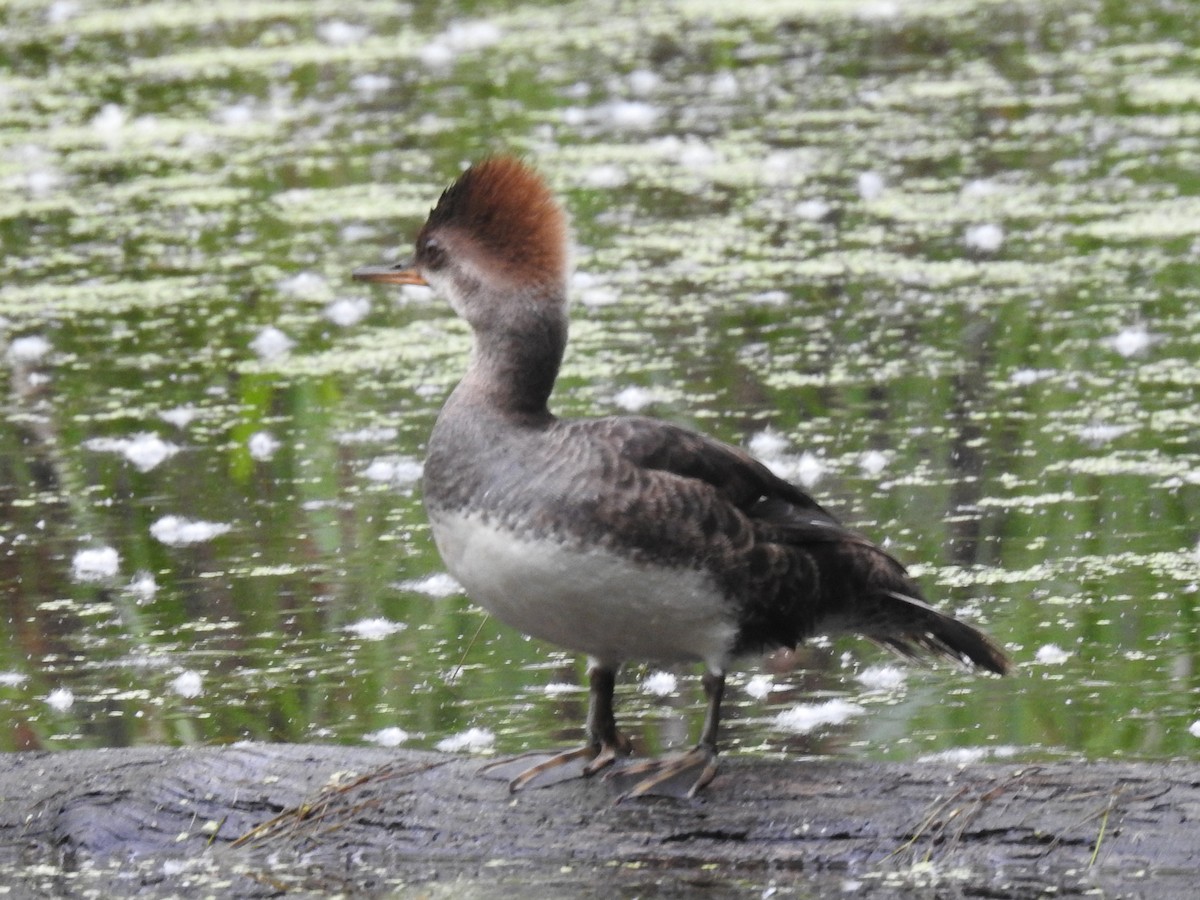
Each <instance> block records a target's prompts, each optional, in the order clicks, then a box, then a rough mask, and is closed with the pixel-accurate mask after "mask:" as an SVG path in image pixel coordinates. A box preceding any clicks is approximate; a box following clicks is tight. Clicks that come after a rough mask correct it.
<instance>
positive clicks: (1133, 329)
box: [1108, 325, 1154, 357]
mask: <svg viewBox="0 0 1200 900" xmlns="http://www.w3.org/2000/svg"><path fill="white" fill-rule="evenodd" d="M1108 343H1109V345H1110V346H1111V347H1112V348H1113V349H1114V350H1116V351H1117V352H1118V353H1120V354H1121V355H1122V356H1124V357H1130V356H1137V355H1138V354H1139V353H1143V352H1145V350H1146V349H1147V348H1148V347H1149V346H1150V345H1151V344H1153V343H1154V336H1153V335H1151V334H1150V332H1149V331H1147V330H1146V326H1144V325H1131V326H1130V327H1129V328H1126V329H1124V330H1123V331H1121V332H1120V333H1119V334H1116V335H1113V337H1111V338H1109V339H1108Z"/></svg>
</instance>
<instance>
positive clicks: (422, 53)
mask: <svg viewBox="0 0 1200 900" xmlns="http://www.w3.org/2000/svg"><path fill="white" fill-rule="evenodd" d="M456 55H457V54H456V53H455V52H454V51H453V50H452V49H451V48H450V46H449V45H447V44H443V43H441V42H439V41H437V40H432V41H429V42H428V43H425V44H422V45H421V46H420V47H419V48H418V49H417V58H418V59H420V60H421V63H422V64H423V65H424V66H425V67H426V68H427V69H441V68H443V67H445V66H448V65H450V63H452V62H454V57H455V56H456Z"/></svg>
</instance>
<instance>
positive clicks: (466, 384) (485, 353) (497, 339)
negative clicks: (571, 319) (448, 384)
mask: <svg viewBox="0 0 1200 900" xmlns="http://www.w3.org/2000/svg"><path fill="white" fill-rule="evenodd" d="M566 346H567V316H566V312H565V309H564V308H563V306H562V305H561V304H555V305H553V306H551V305H548V304H547V305H542V304H538V305H536V306H529V307H525V308H524V309H522V310H520V313H519V315H518V316H516V317H513V318H507V317H506V319H505V321H503V322H497V323H494V324H493V325H492V326H491V327H489V328H487V329H486V330H481V331H476V333H475V346H474V349H473V351H472V353H471V363H470V366H469V367H468V369H467V374H466V375H465V376H464V377H463V380H462V382H461V383H460V384H459V385H458V387H457V388H455V390H454V394H453V395H452V398H451V399H452V402H454V403H455V404H457V403H460V402H464V401H466V402H468V403H471V404H485V405H486V406H487V407H489V408H490V409H491V410H493V411H494V412H497V413H500V414H501V415H504V416H506V417H511V418H516V419H521V420H525V421H527V422H530V423H531V424H532V423H535V422H538V421H544V420H548V419H549V418H550V410H549V407H548V401H549V399H550V392H551V390H553V388H554V380H555V378H557V377H558V368H559V366H560V365H561V363H562V358H563V351H564V350H565V349H566Z"/></svg>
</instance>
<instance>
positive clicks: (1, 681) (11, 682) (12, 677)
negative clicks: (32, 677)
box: [0, 672, 29, 687]
mask: <svg viewBox="0 0 1200 900" xmlns="http://www.w3.org/2000/svg"><path fill="white" fill-rule="evenodd" d="M28 680H29V676H28V675H25V674H23V673H21V672H0V687H20V686H21V685H23V684H24V683H25V682H26V681H28Z"/></svg>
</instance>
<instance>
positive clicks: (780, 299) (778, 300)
mask: <svg viewBox="0 0 1200 900" xmlns="http://www.w3.org/2000/svg"><path fill="white" fill-rule="evenodd" d="M789 299H790V298H789V296H788V292H787V291H780V290H767V291H756V292H755V293H753V294H751V295H750V296H748V297H747V298H746V300H747V302H749V303H756V304H758V305H759V306H783V305H784V304H785V303H787V302H788V300H789ZM747 346H749V345H747ZM743 349H744V348H743Z"/></svg>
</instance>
